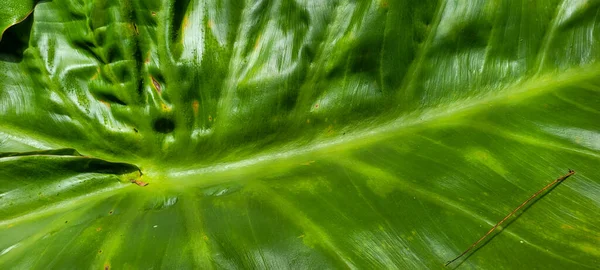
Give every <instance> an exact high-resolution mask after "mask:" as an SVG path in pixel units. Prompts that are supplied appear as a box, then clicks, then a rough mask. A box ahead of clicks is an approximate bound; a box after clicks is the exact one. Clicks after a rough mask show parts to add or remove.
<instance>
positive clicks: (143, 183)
mask: <svg viewBox="0 0 600 270" xmlns="http://www.w3.org/2000/svg"><path fill="white" fill-rule="evenodd" d="M132 183H134V184H136V185H138V186H140V187H145V186H147V185H148V183H146V182H144V181H141V180H134V181H132Z"/></svg>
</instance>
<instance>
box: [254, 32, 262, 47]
mask: <svg viewBox="0 0 600 270" xmlns="http://www.w3.org/2000/svg"><path fill="white" fill-rule="evenodd" d="M261 37H262V35H258V37H257V38H256V42H254V50H258V48H259V47H260V38H261Z"/></svg>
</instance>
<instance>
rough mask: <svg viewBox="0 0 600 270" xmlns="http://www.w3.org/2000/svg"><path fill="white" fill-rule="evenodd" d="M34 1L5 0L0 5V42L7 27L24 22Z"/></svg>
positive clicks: (31, 9)
mask: <svg viewBox="0 0 600 270" xmlns="http://www.w3.org/2000/svg"><path fill="white" fill-rule="evenodd" d="M35 2H36V1H33V0H7V1H4V2H3V3H2V7H1V8H0V41H2V36H3V34H4V31H6V29H8V28H9V27H11V26H13V25H15V24H17V23H19V22H21V21H23V20H25V19H26V18H27V16H29V14H31V11H33V6H34V5H35Z"/></svg>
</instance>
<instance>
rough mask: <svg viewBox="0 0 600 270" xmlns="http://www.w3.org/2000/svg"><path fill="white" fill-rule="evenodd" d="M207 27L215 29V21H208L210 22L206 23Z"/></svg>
mask: <svg viewBox="0 0 600 270" xmlns="http://www.w3.org/2000/svg"><path fill="white" fill-rule="evenodd" d="M206 26H208V28H209V29H212V28H213V21H212V20H208V22H207V23H206Z"/></svg>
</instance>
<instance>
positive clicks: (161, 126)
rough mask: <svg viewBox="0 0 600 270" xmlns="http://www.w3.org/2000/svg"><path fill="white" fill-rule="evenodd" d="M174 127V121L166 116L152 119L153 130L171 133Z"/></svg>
mask: <svg viewBox="0 0 600 270" xmlns="http://www.w3.org/2000/svg"><path fill="white" fill-rule="evenodd" d="M174 129H175V122H173V120H171V119H167V118H159V119H157V120H156V121H154V130H155V131H157V132H160V133H165V134H166V133H171V132H173V130H174Z"/></svg>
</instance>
